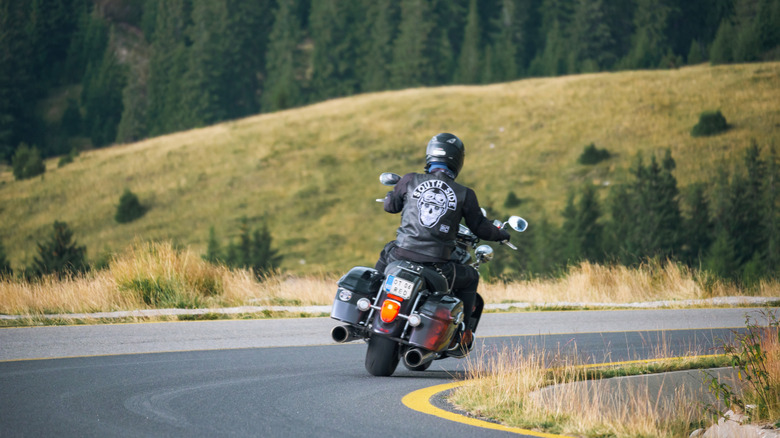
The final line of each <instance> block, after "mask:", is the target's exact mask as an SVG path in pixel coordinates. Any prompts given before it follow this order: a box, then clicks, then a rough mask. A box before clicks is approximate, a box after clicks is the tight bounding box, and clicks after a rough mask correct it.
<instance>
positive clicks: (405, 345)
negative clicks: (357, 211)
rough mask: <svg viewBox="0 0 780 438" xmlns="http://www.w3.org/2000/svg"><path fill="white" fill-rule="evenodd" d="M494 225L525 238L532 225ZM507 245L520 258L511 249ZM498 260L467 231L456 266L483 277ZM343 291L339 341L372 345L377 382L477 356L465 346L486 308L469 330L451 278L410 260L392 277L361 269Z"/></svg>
mask: <svg viewBox="0 0 780 438" xmlns="http://www.w3.org/2000/svg"><path fill="white" fill-rule="evenodd" d="M400 178H401V177H400V176H399V175H397V174H394V173H383V174H382V175H381V176H380V178H379V180H380V182H382V184H385V185H388V186H393V185H395V184H396V183H397V182H398V181H399V180H400ZM377 201H378V202H383V201H384V199H377ZM483 214H484V210H483ZM494 225H496V226H497V227H499V228H501V229H506V228H507V227H511V228H512V229H513V230H515V231H518V232H523V231H525V230H526V228H527V227H528V222H526V221H525V220H524V219H523V218H521V217H519V216H512V217H510V218H509V219H508V220H507V221H506V222H503V223H502V222H500V221H497V220H496V221H494ZM501 244H504V245H506V246H508V247H509V248H511V249H514V250H517V247H515V246H514V245H512V244H511V243H510V242H508V241H505V242H501ZM472 250H473V252H474V256H473V261H472V255H471V251H472ZM492 258H493V248H491V247H490V246H489V245H479V238H477V236H476V235H474V233H472V232H471V230H469V229H468V227H466V226H464V225H462V224H461V225H460V226H459V228H458V233H457V237H456V247H455V250H454V252H453V255H452V260H453V261H454V262H456V263H460V264H463V265H469V266H471V267H472V268H473V269H477V270H478V269H479V266H480V265H481V264H482V263H487V262H489V261H490V260H492ZM337 286H338V287H337V290H336V296H335V298H334V300H333V307H332V310H331V314H330V316H331V318H333V319H336V320H338V321H341V322H343V323H344V324H343V325H340V326H336V327H334V328H333V330H331V337H332V338H333V340H334V341H336V342H339V343H344V342H350V341H354V340H359V339H362V340H364V341H366V342H367V343H368V349H367V350H366V359H365V367H366V370H367V371H368V372H369V373H370V374H372V375H374V376H390V375H392V374H393V372H394V371H395V369H396V367H397V366H398V363H399V362H400V361H401V360H403V364H404V366H406V368H407V369H409V370H412V371H425V370H427V369H428V368H429V367H430V366H431V364H432V363H433V361H434V360H440V359H445V358H447V357H454V358H464V357H466V356H467V355H468V354H469V353H470V352H471V350H472V349H473V348H474V343H473V340H472V342H470V343H469V344H468V345H461V342H460V340H461V334H462V333H463V332H465V331H466V330H467V329H471V331H472V333H475V332H476V329H477V326H478V325H479V320H480V318H481V316H482V309H483V307H484V300H483V299H482V297H481V296H480V295H479V293H477V299H476V303H475V307H474V309H473V311H472V316H471V318H470V320H469V327H466V324H465V323H464V313H463V312H464V309H463V302H462V301H461V300H460V299H458V298H457V297H455V296H454V295H452V291H451V289H450V287H449V283H448V281H447V278H446V277H445V276H444V275H442V274H441V273H439V272H438V271H437V270H435V269H433V268H431V267H428V266H425V265H423V264H420V263H415V262H410V261H405V260H398V261H394V262H392V263H390V264H388V266H387V268H386V269H385V272H379V271H377V270H375V269H373V268H369V267H362V266H356V267H353V268H352V269H350V271H349V272H347V273H346V274H345V275H344V276H343V277H341V279H340V280H339V281H338V285H337Z"/></svg>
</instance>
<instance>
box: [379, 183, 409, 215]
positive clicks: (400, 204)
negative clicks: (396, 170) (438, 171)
mask: <svg viewBox="0 0 780 438" xmlns="http://www.w3.org/2000/svg"><path fill="white" fill-rule="evenodd" d="M412 175H413V174H412V173H407V174H406V175H404V176H403V177H402V178H401V180H400V181H398V183H397V184H396V185H395V187H394V188H393V190H392V191H391V192H388V193H387V196H385V211H386V212H388V213H400V212H401V211H402V210H403V209H404V200H405V199H406V192H407V190H408V187H409V181H410V180H411V179H412Z"/></svg>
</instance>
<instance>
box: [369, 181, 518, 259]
mask: <svg viewBox="0 0 780 438" xmlns="http://www.w3.org/2000/svg"><path fill="white" fill-rule="evenodd" d="M385 211H387V212H389V213H399V212H401V226H400V227H398V231H397V238H396V242H397V245H398V247H399V248H400V249H401V251H402V253H403V255H404V256H406V257H405V258H410V259H412V260H415V261H421V262H423V261H424V262H445V261H448V260H449V258H450V254H451V253H452V251H453V249H455V236H456V234H457V232H458V224H460V221H461V219H465V222H466V226H467V227H469V229H470V230H471V231H472V232H473V233H474V234H476V235H477V237H479V238H480V239H483V240H492V241H500V240H508V239H509V233H507V232H506V231H502V230H499V229H498V228H496V227H495V226H494V225H493V223H491V222H490V221H489V220H488V219H487V218H486V217H485V216H483V215H482V211H481V209H480V208H479V202H478V201H477V195H476V194H475V193H474V191H473V190H471V189H470V188H468V187H465V186H462V185H460V184H458V183H456V182H455V181H454V180H453V179H451V178H450V177H448V176H447V175H446V174H445V173H444V172H434V173H425V174H420V173H409V174H406V175H404V176H403V178H401V180H400V181H399V182H398V184H396V186H395V189H394V190H393V191H392V192H390V193H388V195H387V197H386V198H385ZM415 256H418V257H415Z"/></svg>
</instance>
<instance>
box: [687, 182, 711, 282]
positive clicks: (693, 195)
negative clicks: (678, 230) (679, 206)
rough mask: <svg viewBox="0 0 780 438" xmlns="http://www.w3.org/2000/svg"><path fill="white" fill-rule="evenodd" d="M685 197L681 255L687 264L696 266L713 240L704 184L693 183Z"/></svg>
mask: <svg viewBox="0 0 780 438" xmlns="http://www.w3.org/2000/svg"><path fill="white" fill-rule="evenodd" d="M687 199H688V202H687V203H688V206H689V212H688V215H687V217H686V218H685V220H684V222H683V224H684V237H683V246H682V255H683V257H684V260H685V261H686V262H687V263H688V265H691V266H697V265H700V264H701V263H702V260H703V259H704V256H705V254H707V251H708V249H709V247H710V245H711V244H712V240H713V224H712V219H711V218H710V213H709V202H708V200H707V197H706V195H705V192H704V184H701V183H699V184H693V185H692V186H691V187H690V188H689V192H688V197H687Z"/></svg>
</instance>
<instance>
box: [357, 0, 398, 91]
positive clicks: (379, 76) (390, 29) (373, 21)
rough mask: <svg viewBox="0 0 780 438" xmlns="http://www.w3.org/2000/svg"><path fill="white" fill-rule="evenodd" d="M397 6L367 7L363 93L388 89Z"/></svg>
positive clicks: (389, 0) (389, 2)
mask: <svg viewBox="0 0 780 438" xmlns="http://www.w3.org/2000/svg"><path fill="white" fill-rule="evenodd" d="M398 14H399V11H398V2H397V1H395V0H377V1H374V2H370V3H369V10H368V12H367V20H369V25H368V29H370V34H369V36H368V42H367V48H366V49H365V54H364V56H363V59H362V60H361V62H360V64H361V68H360V71H361V73H362V74H361V81H360V82H361V85H360V88H361V90H363V91H379V90H384V89H386V88H388V84H389V83H390V79H391V74H392V59H393V41H394V40H395V36H396V33H397V29H398V20H399V17H398Z"/></svg>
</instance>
